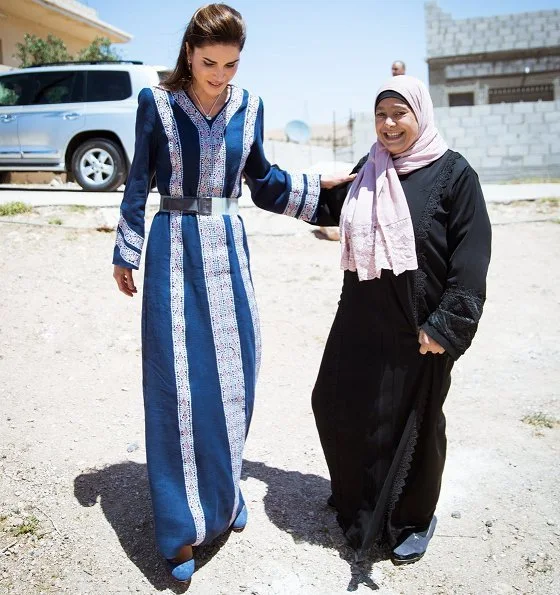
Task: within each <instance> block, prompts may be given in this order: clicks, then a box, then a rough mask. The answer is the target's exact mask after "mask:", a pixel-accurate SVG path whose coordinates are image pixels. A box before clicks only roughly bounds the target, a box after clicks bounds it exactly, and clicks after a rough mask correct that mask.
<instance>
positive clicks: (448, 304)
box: [422, 166, 492, 359]
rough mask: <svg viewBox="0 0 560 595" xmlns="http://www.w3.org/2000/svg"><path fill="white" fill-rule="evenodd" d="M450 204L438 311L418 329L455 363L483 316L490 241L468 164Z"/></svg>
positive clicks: (475, 180) (475, 178) (487, 222)
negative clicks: (444, 277)
mask: <svg viewBox="0 0 560 595" xmlns="http://www.w3.org/2000/svg"><path fill="white" fill-rule="evenodd" d="M451 201H452V202H451V207H450V211H449V219H448V224H447V244H448V249H449V264H448V270H447V282H446V286H445V290H444V292H443V295H442V298H441V301H440V304H439V306H438V308H437V309H436V310H435V311H434V312H432V313H431V314H430V315H429V317H428V319H427V321H426V322H425V323H424V324H423V325H422V328H423V329H424V330H425V331H426V333H427V334H428V335H429V336H430V337H432V338H433V339H435V340H436V341H437V342H438V343H439V344H440V345H441V346H442V347H444V348H445V350H446V351H447V353H449V355H450V356H451V357H452V358H453V359H458V358H459V357H460V356H461V355H462V354H463V353H464V352H465V351H466V350H467V349H468V347H469V346H470V344H471V342H472V340H473V337H474V335H475V333H476V330H477V327H478V322H479V320H480V317H481V315H482V307H483V305H484V301H485V299H486V274H487V271H488V265H489V263H490V250H491V237H492V231H491V227H490V220H489V218H488V213H487V210H486V203H485V201H484V196H483V194H482V189H481V187H480V184H479V181H478V176H477V175H476V172H475V171H474V170H473V169H472V168H471V167H470V166H467V167H466V168H465V169H464V170H463V171H462V172H461V174H460V175H459V177H458V178H457V180H456V181H455V182H454V183H453V185H452V188H451Z"/></svg>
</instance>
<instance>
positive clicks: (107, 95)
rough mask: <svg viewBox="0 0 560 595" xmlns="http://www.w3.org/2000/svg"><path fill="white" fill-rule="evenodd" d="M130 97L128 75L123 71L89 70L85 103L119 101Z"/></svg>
mask: <svg viewBox="0 0 560 595" xmlns="http://www.w3.org/2000/svg"><path fill="white" fill-rule="evenodd" d="M131 95H132V84H131V82H130V74H129V73H128V72H126V71H124V70H90V71H89V72H88V73H87V90H86V97H87V101H119V100H122V99H128V98H129V97H130V96H131Z"/></svg>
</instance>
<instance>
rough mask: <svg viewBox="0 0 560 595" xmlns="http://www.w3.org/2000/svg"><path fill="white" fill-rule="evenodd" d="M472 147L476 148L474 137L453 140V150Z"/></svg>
mask: <svg viewBox="0 0 560 595" xmlns="http://www.w3.org/2000/svg"><path fill="white" fill-rule="evenodd" d="M474 146H476V140H475V138H474V136H464V137H463V138H458V139H456V140H455V148H456V149H457V150H458V151H460V150H461V149H468V148H469V147H474Z"/></svg>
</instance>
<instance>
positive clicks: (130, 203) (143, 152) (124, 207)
mask: <svg viewBox="0 0 560 595" xmlns="http://www.w3.org/2000/svg"><path fill="white" fill-rule="evenodd" d="M155 122H156V105H155V102H154V97H153V93H152V91H151V90H150V89H142V91H140V94H139V95H138V110H137V112H136V143H135V146H134V159H133V160H132V165H131V167H130V172H129V174H128V179H127V182H126V188H125V191H124V195H123V200H122V203H121V217H120V220H119V225H118V228H117V239H116V243H115V249H114V252H113V264H116V265H119V266H122V267H126V268H129V269H130V268H133V269H137V268H138V267H139V265H140V256H141V254H142V246H143V244H144V214H145V209H146V200H147V198H148V193H149V191H150V184H151V180H152V177H153V175H154V172H155V148H154V145H155V142H154V128H155Z"/></svg>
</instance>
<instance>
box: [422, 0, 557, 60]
mask: <svg viewBox="0 0 560 595" xmlns="http://www.w3.org/2000/svg"><path fill="white" fill-rule="evenodd" d="M425 16H426V38H427V51H428V58H436V57H444V56H457V55H466V54H476V53H480V52H499V51H503V50H506V51H510V50H512V49H531V48H546V47H555V46H559V45H560V10H541V11H536V12H523V13H517V14H508V15H498V16H494V17H483V18H474V19H460V20H454V19H453V18H452V17H451V15H450V14H448V13H445V12H443V11H442V10H441V8H440V7H439V6H438V4H437V2H434V1H430V2H426V10H425Z"/></svg>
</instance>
